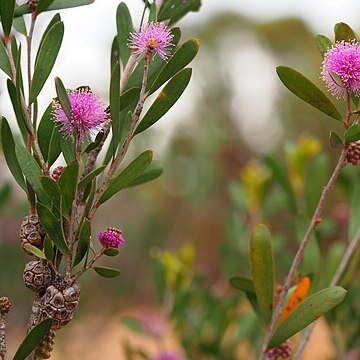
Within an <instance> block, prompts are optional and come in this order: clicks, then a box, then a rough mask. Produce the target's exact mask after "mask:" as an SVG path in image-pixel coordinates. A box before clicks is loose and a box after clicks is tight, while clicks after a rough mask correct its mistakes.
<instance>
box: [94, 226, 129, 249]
mask: <svg viewBox="0 0 360 360" xmlns="http://www.w3.org/2000/svg"><path fill="white" fill-rule="evenodd" d="M98 239H99V241H100V244H101V245H102V246H103V247H104V248H118V247H119V246H120V245H121V244H122V243H123V242H124V241H125V240H124V238H123V237H122V231H121V230H119V229H116V228H113V227H110V228H108V229H107V230H106V231H104V232H100V233H99V234H98Z"/></svg>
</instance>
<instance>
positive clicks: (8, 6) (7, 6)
mask: <svg viewBox="0 0 360 360" xmlns="http://www.w3.org/2000/svg"><path fill="white" fill-rule="evenodd" d="M14 11H15V0H1V1H0V17H1V25H2V28H3V31H4V34H5V35H9V34H10V32H11V26H12V22H13V18H14Z"/></svg>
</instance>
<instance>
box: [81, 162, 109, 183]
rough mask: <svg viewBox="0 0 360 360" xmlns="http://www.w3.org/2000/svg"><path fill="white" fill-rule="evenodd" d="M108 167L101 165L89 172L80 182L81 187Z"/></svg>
mask: <svg viewBox="0 0 360 360" xmlns="http://www.w3.org/2000/svg"><path fill="white" fill-rule="evenodd" d="M105 169H106V165H102V166H99V167H98V168H97V169H94V170H93V171H91V172H90V173H89V174H87V175H86V176H85V177H84V178H83V179H82V180H81V181H80V182H79V185H78V187H79V189H81V188H84V187H85V186H86V185H88V184H89V183H91V181H93V179H94V178H95V176H98V175H99V174H101V173H102V172H103V171H104V170H105Z"/></svg>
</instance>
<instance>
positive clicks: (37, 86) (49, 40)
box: [30, 22, 64, 103]
mask: <svg viewBox="0 0 360 360" xmlns="http://www.w3.org/2000/svg"><path fill="white" fill-rule="evenodd" d="M63 36H64V24H63V22H57V23H55V24H54V25H53V26H52V28H51V29H50V30H49V31H48V33H47V34H46V36H45V38H44V41H43V43H42V44H41V46H40V48H39V50H38V54H37V63H36V66H35V69H34V76H33V79H32V82H31V90H30V102H31V103H33V102H34V101H35V99H36V97H37V96H38V95H39V93H40V91H41V89H42V88H43V86H44V84H45V82H46V80H47V78H48V77H49V75H50V73H51V70H52V68H53V66H54V64H55V61H56V58H57V55H58V53H59V50H60V47H61V43H62V39H63Z"/></svg>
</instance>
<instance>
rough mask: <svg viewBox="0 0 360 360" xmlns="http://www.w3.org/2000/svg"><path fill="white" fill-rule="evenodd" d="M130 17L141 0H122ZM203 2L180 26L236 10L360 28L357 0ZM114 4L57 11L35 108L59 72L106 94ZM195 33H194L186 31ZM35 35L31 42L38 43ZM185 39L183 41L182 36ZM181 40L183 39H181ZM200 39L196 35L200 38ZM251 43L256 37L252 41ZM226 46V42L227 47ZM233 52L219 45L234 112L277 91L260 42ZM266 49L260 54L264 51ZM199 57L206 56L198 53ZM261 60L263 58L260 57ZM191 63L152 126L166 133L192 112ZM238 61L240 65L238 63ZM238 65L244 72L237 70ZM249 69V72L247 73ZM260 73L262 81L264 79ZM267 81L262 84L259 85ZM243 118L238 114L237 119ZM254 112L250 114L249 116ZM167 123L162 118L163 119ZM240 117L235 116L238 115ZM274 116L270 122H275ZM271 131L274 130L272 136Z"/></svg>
mask: <svg viewBox="0 0 360 360" xmlns="http://www.w3.org/2000/svg"><path fill="white" fill-rule="evenodd" d="M125 2H126V3H127V5H128V6H129V8H130V11H131V13H132V15H133V18H134V24H135V25H136V24H138V23H139V19H140V14H141V12H142V8H143V3H142V1H141V0H125ZM202 2H203V6H202V8H201V10H200V12H198V13H192V14H190V15H188V16H187V17H186V18H185V19H184V20H183V21H182V22H180V26H181V25H183V26H184V27H188V26H189V25H196V26H198V25H201V23H202V22H204V21H206V20H208V19H209V18H211V17H212V16H216V13H218V12H220V11H229V12H238V13H239V14H241V15H243V16H246V17H250V18H252V19H254V20H258V21H268V20H272V19H276V18H281V17H285V16H297V17H300V18H303V19H304V20H305V21H306V22H307V23H308V24H309V25H310V26H311V28H312V29H313V31H314V34H316V33H323V34H327V35H329V36H332V29H333V26H334V24H335V23H336V22H339V21H343V22H347V23H349V24H350V25H351V26H352V27H353V28H354V29H355V30H356V29H358V28H359V19H360V16H359V15H360V1H358V0H341V1H340V0H316V1H314V0H302V1H293V0H287V1H285V0H251V1H248V0H202ZM118 4H119V1H118V0H96V1H95V3H94V4H92V5H89V6H84V7H80V8H75V9H69V10H65V11H62V12H61V16H62V20H63V21H64V23H65V37H64V41H63V45H62V48H61V51H60V56H59V58H58V61H57V63H56V65H55V67H54V70H53V73H52V74H51V76H50V79H51V80H50V81H48V82H47V84H46V85H45V87H44V90H43V91H42V93H41V95H40V98H39V103H40V108H44V107H45V106H46V105H47V104H48V103H49V101H50V100H51V98H52V97H54V96H55V90H54V84H53V80H52V79H53V78H54V77H55V76H59V77H60V78H61V79H62V80H63V82H64V83H65V86H66V87H68V88H75V87H77V86H79V85H90V87H91V88H92V89H93V91H94V92H97V93H101V94H103V96H105V99H104V100H106V96H107V91H108V81H109V71H110V70H109V67H110V66H109V51H110V46H111V42H112V39H113V36H114V34H115V32H116V25H115V13H116V8H117V6H118ZM51 16H53V13H47V14H43V15H42V16H41V17H40V19H39V21H38V24H37V26H38V30H39V29H44V27H45V26H46V24H47V23H48V21H49V19H50V18H51ZM191 35H192V36H196V34H191ZM37 40H38V39H36V38H35V42H34V43H35V45H36V44H37ZM183 40H184V39H183ZM185 40H186V39H185ZM200 40H201V39H200ZM255 41H256V40H255ZM228 45H229V44H227V46H228ZM232 45H233V47H234V51H233V52H228V51H227V49H228V47H227V48H226V49H224V50H225V52H224V55H223V58H224V59H223V64H222V65H223V67H228V71H229V72H230V73H233V75H235V76H232V79H233V81H234V86H235V90H234V101H233V103H234V104H235V105H236V109H235V110H236V111H235V112H236V113H238V112H239V104H240V109H241V104H242V103H243V104H244V107H243V108H244V109H243V111H244V112H246V109H247V108H249V106H248V104H249V101H251V99H252V98H256V95H259V92H260V95H261V98H263V99H264V98H269V96H270V95H271V94H275V93H277V90H278V89H279V86H280V85H279V81H278V80H277V79H276V75H275V72H274V69H275V66H276V65H277V64H275V63H274V62H273V60H272V59H271V58H270V57H269V56H267V54H266V50H263V49H261V45H260V44H258V45H257V44H256V42H255V43H252V44H249V43H248V42H245V43H242V42H241V41H238V39H234V41H233V43H232ZM264 51H265V52H264ZM201 56H206V54H204V53H201V51H200V55H199V57H200V59H201ZM259 59H262V62H260V61H259ZM198 63H199V60H198V62H195V63H194V64H193V66H194V76H193V79H192V82H191V84H190V86H189V88H188V89H187V90H186V92H185V94H184V96H183V97H182V99H180V101H179V102H178V103H177V104H176V105H175V106H174V108H172V109H171V111H170V112H169V113H168V114H167V115H166V118H165V119H162V120H161V121H160V122H159V124H157V125H156V127H157V129H159V130H160V131H164V133H165V132H166V135H169V133H171V130H172V129H173V128H174V126H175V125H176V123H177V121H179V120H180V119H181V120H182V121H183V119H184V118H186V117H188V118H191V114H192V113H193V112H194V111H196V99H197V94H198V93H199V88H198V87H197V86H196V64H198ZM239 65H240V66H239ZM241 69H245V70H243V72H242V73H241V71H242V70H241ZM250 70H252V71H250ZM250 73H251V74H253V76H254V74H257V75H258V81H257V79H256V78H254V77H253V78H252V86H249V82H247V81H242V84H246V88H243V87H241V86H244V85H241V84H238V85H237V82H236V78H242V79H243V80H244V77H245V78H246V76H248V75H249V74H250ZM264 77H265V79H266V81H264ZM3 80H4V76H3V75H2V74H1V75H0V84H1V85H2V86H3V84H4V81H3ZM264 84H266V86H264ZM1 90H2V92H1V99H0V112H1V114H3V115H5V116H7V117H8V118H9V119H11V118H13V115H12V111H11V109H9V100H8V96H7V94H6V93H5V89H4V88H3V87H2V88H1ZM274 103H275V98H274V97H273V98H272V99H271V98H270V100H269V104H268V106H264V109H263V113H261V112H260V111H259V112H258V113H257V116H258V119H256V118H252V121H251V122H248V123H247V124H243V123H241V124H240V123H239V130H240V131H243V132H249V133H251V132H252V130H254V127H262V128H263V127H264V126H265V125H266V121H267V119H270V118H271V119H272V120H271V121H272V127H271V128H269V131H270V130H271V129H272V130H273V129H274V126H273V125H274V121H276V112H275V111H274V110H273V107H274ZM244 115H245V117H246V113H245V114H244V113H242V116H241V118H244ZM252 116H254V114H252ZM170 118H171V121H167V119H169V120H170ZM239 118H240V117H239ZM274 119H275V120H274ZM273 135H274V134H273Z"/></svg>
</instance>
